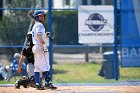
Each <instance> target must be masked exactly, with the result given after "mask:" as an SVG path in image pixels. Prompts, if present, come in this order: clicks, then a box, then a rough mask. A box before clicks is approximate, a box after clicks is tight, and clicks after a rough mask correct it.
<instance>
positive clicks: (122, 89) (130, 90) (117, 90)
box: [0, 86, 140, 93]
mask: <svg viewBox="0 0 140 93" xmlns="http://www.w3.org/2000/svg"><path fill="white" fill-rule="evenodd" d="M57 87H58V89H57V90H49V89H48V90H36V89H35V88H31V87H29V88H23V87H21V89H15V88H14V87H6V86H5V87H0V93H140V86H57Z"/></svg>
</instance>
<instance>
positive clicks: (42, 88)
mask: <svg viewBox="0 0 140 93" xmlns="http://www.w3.org/2000/svg"><path fill="white" fill-rule="evenodd" d="M36 90H45V88H44V87H43V86H41V85H36Z"/></svg>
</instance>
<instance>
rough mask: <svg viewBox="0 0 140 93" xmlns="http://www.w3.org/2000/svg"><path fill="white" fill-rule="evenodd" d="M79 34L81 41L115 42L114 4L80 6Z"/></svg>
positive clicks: (87, 42)
mask: <svg viewBox="0 0 140 93" xmlns="http://www.w3.org/2000/svg"><path fill="white" fill-rule="evenodd" d="M78 35H79V43H84V44H93V43H113V42H114V10H113V6H104V5H102V6H79V8H78Z"/></svg>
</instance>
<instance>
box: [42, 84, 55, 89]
mask: <svg viewBox="0 0 140 93" xmlns="http://www.w3.org/2000/svg"><path fill="white" fill-rule="evenodd" d="M45 89H52V90H56V89H57V87H54V86H53V85H52V83H48V84H45Z"/></svg>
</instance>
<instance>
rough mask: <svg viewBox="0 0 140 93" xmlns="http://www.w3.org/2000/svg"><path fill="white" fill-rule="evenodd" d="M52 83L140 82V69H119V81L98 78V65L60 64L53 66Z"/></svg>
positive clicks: (99, 66)
mask: <svg viewBox="0 0 140 93" xmlns="http://www.w3.org/2000/svg"><path fill="white" fill-rule="evenodd" d="M53 68H54V73H56V74H54V75H53V81H54V82H58V83H61V82H62V83H110V82H118V81H123V80H140V73H139V71H140V68H121V69H120V79H119V80H118V81H116V80H114V79H111V80H110V79H104V78H103V77H100V76H98V72H99V70H100V68H101V65H100V64H94V63H85V64H63V65H62V64H61V65H54V66H53Z"/></svg>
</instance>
